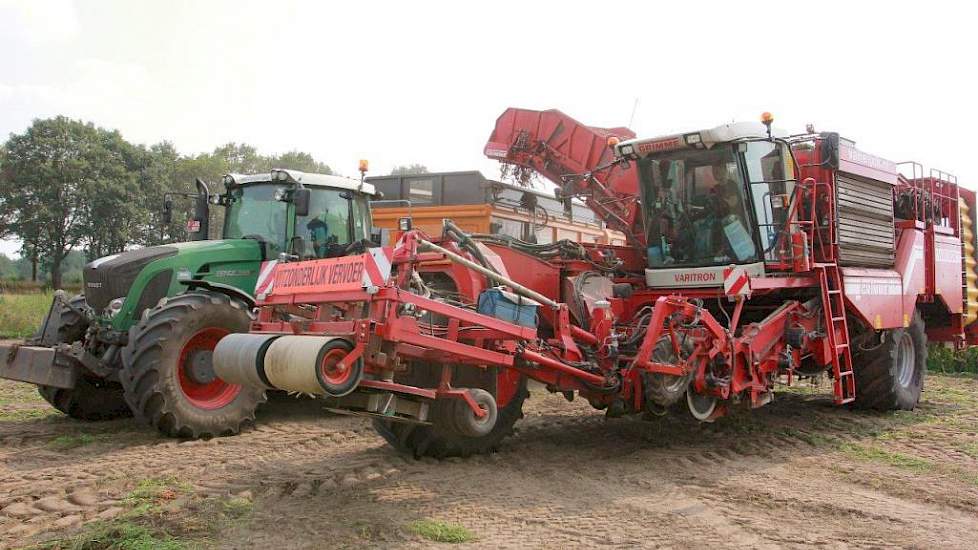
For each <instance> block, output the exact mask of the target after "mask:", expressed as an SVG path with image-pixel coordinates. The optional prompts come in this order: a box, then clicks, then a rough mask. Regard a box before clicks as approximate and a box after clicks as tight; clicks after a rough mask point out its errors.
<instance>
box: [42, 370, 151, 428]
mask: <svg viewBox="0 0 978 550" xmlns="http://www.w3.org/2000/svg"><path fill="white" fill-rule="evenodd" d="M37 392H38V393H39V394H41V397H43V398H44V400H45V401H47V402H48V403H50V404H51V406H52V407H54V408H55V409H58V410H59V411H61V412H63V413H65V414H66V415H68V416H70V417H72V418H76V419H78V420H111V419H113V418H122V417H125V416H131V415H132V411H131V410H130V409H129V405H128V404H127V403H126V400H125V398H124V397H123V395H122V387H121V386H119V384H117V383H115V382H108V381H106V380H99V379H89V378H87V377H85V376H79V377H78V380H77V381H76V382H75V387H74V388H71V389H64V388H55V387H52V386H38V387H37Z"/></svg>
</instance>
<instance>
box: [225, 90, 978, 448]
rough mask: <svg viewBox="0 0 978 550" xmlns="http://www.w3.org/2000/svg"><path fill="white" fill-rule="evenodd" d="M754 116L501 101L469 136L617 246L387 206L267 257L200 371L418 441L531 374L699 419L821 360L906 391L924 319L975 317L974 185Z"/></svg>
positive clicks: (879, 391)
mask: <svg viewBox="0 0 978 550" xmlns="http://www.w3.org/2000/svg"><path fill="white" fill-rule="evenodd" d="M771 122H772V119H771V117H770V115H767V114H766V113H765V116H764V117H763V118H762V122H761V123H738V124H729V125H724V126H720V127H717V128H713V129H709V130H703V131H697V132H688V133H684V134H676V135H671V136H664V137H659V138H654V139H634V134H632V132H631V131H629V130H628V129H625V128H615V129H602V128H593V127H588V126H585V125H583V124H580V123H579V122H577V121H575V120H573V119H571V118H570V117H568V116H566V115H564V114H563V113H561V112H559V111H553V110H551V111H542V112H540V111H529V110H521V109H508V110H507V111H505V112H504V113H503V114H502V116H500V117H499V119H498V121H497V123H496V128H495V130H494V131H493V133H492V136H491V137H490V140H489V143H488V144H487V145H486V148H485V152H486V154H487V155H488V156H490V157H492V158H496V159H498V160H499V161H501V162H504V163H507V164H510V165H514V166H515V167H516V168H517V170H516V172H517V174H522V175H524V176H525V175H526V174H528V173H529V172H530V171H535V172H538V173H540V174H542V175H543V176H545V177H547V178H548V179H550V180H552V181H554V182H555V183H557V184H558V186H559V187H558V191H557V192H558V196H559V197H560V198H562V199H564V200H568V201H569V200H572V199H575V198H577V199H581V200H583V201H584V202H585V203H586V204H587V205H588V206H589V207H590V208H591V209H592V210H594V212H595V213H596V214H597V215H598V216H599V217H601V218H602V219H603V220H604V221H605V222H606V223H607V225H608V226H609V227H610V228H612V229H616V230H619V231H622V232H623V233H624V234H625V235H626V236H627V237H628V246H611V245H600V244H585V243H577V242H571V241H558V242H553V243H530V242H524V241H519V240H516V239H513V238H509V237H504V236H499V235H469V234H466V233H464V232H462V231H461V230H459V229H458V228H457V227H456V226H455V225H454V224H453V223H452V222H451V221H450V220H445V222H444V229H443V232H442V234H441V235H439V236H429V235H426V234H424V233H422V232H420V231H417V230H411V229H410V220H409V219H405V220H402V224H403V226H402V229H403V230H405V232H404V233H403V235H402V236H401V238H400V240H399V241H398V242H397V244H396V246H394V247H374V248H369V249H366V250H363V249H361V250H349V251H348V255H345V256H341V257H334V258H320V259H312V260H305V261H283V262H280V263H279V264H278V265H277V266H276V267H275V268H274V272H273V274H272V277H273V280H272V283H271V285H270V287H269V288H266V289H265V290H264V291H263V293H262V294H261V295H259V302H258V305H259V312H258V318H257V320H256V321H255V322H254V323H253V325H252V330H251V333H249V334H234V335H230V336H227V337H226V338H224V339H223V340H221V342H220V344H219V345H218V347H217V349H216V351H215V359H214V363H215V369H216V371H217V374H218V375H219V376H220V377H221V378H223V379H224V380H227V381H230V382H234V383H239V384H246V385H250V386H256V387H261V388H267V389H273V388H274V389H284V390H289V391H296V392H303V393H310V394H315V395H320V396H322V397H323V398H324V399H326V400H327V401H328V403H329V405H330V407H332V408H333V409H335V410H338V411H342V412H348V413H352V414H363V415H369V416H373V417H375V422H374V425H375V427H376V429H377V431H378V432H379V433H380V434H381V435H382V436H383V437H384V438H385V439H386V440H387V441H388V442H390V443H391V444H392V445H393V446H395V447H397V448H399V449H401V450H404V451H408V452H411V453H413V454H415V455H417V456H421V455H433V456H448V455H462V456H464V455H468V454H471V453H477V452H487V451H491V450H493V449H494V448H495V447H496V446H497V445H498V444H499V442H500V441H501V440H502V438H503V437H505V436H506V435H507V434H509V433H510V432H511V428H512V426H513V424H514V423H515V422H516V421H517V420H518V419H519V418H520V416H521V407H522V403H523V400H524V399H525V398H526V395H527V392H526V380H527V379H528V378H529V379H533V380H537V381H539V382H541V383H543V384H545V385H546V387H547V388H548V389H549V390H550V391H553V392H558V391H559V392H562V393H564V395H566V396H567V397H568V398H569V399H570V398H573V396H574V393H578V394H580V395H581V396H582V397H584V398H586V399H587V400H588V401H589V402H590V403H591V404H592V405H593V406H594V407H596V408H598V409H604V410H606V413H607V414H608V415H609V416H619V415H624V414H638V413H642V414H662V413H664V412H667V411H670V410H675V409H680V410H682V409H685V410H688V412H689V413H690V414H692V415H693V416H694V417H695V418H697V419H699V420H701V421H713V420H714V419H716V418H718V417H720V416H722V415H723V414H724V413H725V412H726V411H727V410H728V409H729V408H730V407H732V406H735V405H737V404H742V405H744V406H748V407H759V406H762V405H764V404H765V403H768V402H770V401H771V399H773V395H774V388H775V385H776V383H777V382H779V381H780V382H786V383H791V382H792V381H794V380H797V379H799V378H803V377H812V376H818V375H821V374H823V373H828V375H829V376H830V377H831V378H832V380H833V381H834V392H835V402H836V403H837V404H840V405H841V404H846V403H852V405H853V406H859V407H868V408H874V409H882V410H887V409H912V408H913V407H914V406H915V405H916V404H917V402H918V400H919V397H920V392H921V388H922V386H923V379H924V371H925V368H926V365H925V363H926V358H927V347H926V346H927V341H928V339H930V340H931V341H944V342H953V343H955V344H956V345H959V346H961V345H966V344H971V343H974V342H975V341H976V339H978V331H976V330H975V329H974V321H975V318H976V316H978V302H976V300H978V288H976V286H975V259H974V233H973V231H972V228H973V227H974V225H975V220H974V219H973V216H974V213H975V212H976V208H975V195H974V193H973V192H970V191H967V190H965V189H959V187H958V186H957V183H956V181H955V179H954V178H953V177H951V176H949V175H947V174H944V173H942V172H937V171H932V172H931V173H930V174H929V175H927V176H925V175H924V174H923V169H922V168H921V167H920V165H917V164H910V165H909V167H908V170H909V171H910V172H911V174H910V177H906V176H904V175H901V174H900V173H898V170H897V165H895V164H894V163H892V162H889V161H886V160H884V159H881V158H878V157H875V156H872V155H869V154H866V153H864V152H861V151H859V150H858V149H856V148H855V147H854V144H853V143H852V142H850V141H847V140H845V139H843V138H840V137H839V136H838V134H833V133H818V134H816V133H814V132H811V131H810V132H808V133H806V134H804V135H795V136H785V135H780V134H779V133H778V132H776V131H772V128H771ZM609 145H610V146H609ZM962 242H964V245H963V246H962ZM356 252H362V253H356Z"/></svg>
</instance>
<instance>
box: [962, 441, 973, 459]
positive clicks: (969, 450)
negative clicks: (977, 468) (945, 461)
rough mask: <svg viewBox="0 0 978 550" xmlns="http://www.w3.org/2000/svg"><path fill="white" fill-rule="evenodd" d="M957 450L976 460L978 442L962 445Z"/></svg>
mask: <svg viewBox="0 0 978 550" xmlns="http://www.w3.org/2000/svg"><path fill="white" fill-rule="evenodd" d="M958 450H959V451H961V452H962V453H964V454H966V455H968V456H970V457H971V458H978V442H972V443H962V444H961V445H959V446H958Z"/></svg>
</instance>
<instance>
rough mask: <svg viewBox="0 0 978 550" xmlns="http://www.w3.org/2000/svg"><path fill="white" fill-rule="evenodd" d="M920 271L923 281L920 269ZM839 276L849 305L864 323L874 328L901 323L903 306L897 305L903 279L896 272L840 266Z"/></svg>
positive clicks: (901, 293)
mask: <svg viewBox="0 0 978 550" xmlns="http://www.w3.org/2000/svg"><path fill="white" fill-rule="evenodd" d="M921 253H923V248H922V247H921ZM921 260H923V257H922V256H921ZM920 275H921V282H922V280H923V279H922V276H923V273H921V274H920ZM842 280H843V281H844V282H845V290H846V292H845V296H846V299H847V300H848V301H849V305H851V306H852V307H853V309H854V310H855V312H856V313H857V314H858V315H859V316H860V317H861V318H862V319H863V321H864V322H865V323H866V324H868V325H869V326H871V327H873V328H876V329H884V328H897V327H902V326H903V308H902V306H901V305H900V302H901V300H902V298H903V281H902V278H901V276H900V273H899V272H897V271H895V270H892V269H860V268H843V269H842ZM914 297H915V298H916V294H914Z"/></svg>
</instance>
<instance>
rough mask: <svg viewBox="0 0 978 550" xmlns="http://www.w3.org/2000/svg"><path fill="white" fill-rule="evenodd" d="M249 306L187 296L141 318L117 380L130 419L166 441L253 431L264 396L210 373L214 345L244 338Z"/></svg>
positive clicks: (163, 302) (210, 296)
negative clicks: (237, 334) (225, 338)
mask: <svg viewBox="0 0 978 550" xmlns="http://www.w3.org/2000/svg"><path fill="white" fill-rule="evenodd" d="M250 323H251V314H250V313H249V311H248V306H247V305H245V304H244V303H242V302H240V301H238V300H234V299H232V298H230V297H228V296H226V295H224V294H219V293H215V292H188V293H185V294H180V295H178V296H174V297H172V298H164V299H163V300H161V301H160V303H159V304H158V305H157V306H156V307H154V308H152V309H150V310H148V311H146V312H144V313H143V317H142V319H141V320H140V321H139V323H137V324H136V325H135V326H134V327H132V328H131V329H130V330H129V344H128V345H127V346H126V347H125V348H124V349H123V352H122V372H121V373H120V377H119V378H120V380H121V381H122V386H123V388H124V389H125V397H126V401H127V402H128V403H129V406H130V407H131V408H132V410H133V412H134V413H135V414H136V417H137V418H139V419H140V420H142V421H144V422H146V423H148V424H150V425H152V426H154V427H156V429H158V430H159V431H160V432H162V433H164V434H166V435H168V436H171V437H184V438H199V437H213V436H221V435H234V434H237V433H239V432H240V431H241V430H242V429H244V428H245V427H247V426H251V425H253V424H254V420H255V410H256V409H257V408H258V405H260V404H261V403H263V402H264V401H265V392H264V391H262V390H259V389H255V388H249V387H243V386H234V385H231V384H227V383H226V382H224V381H223V380H221V379H220V378H217V377H216V376H215V375H214V374H213V363H212V357H211V353H212V351H213V349H214V346H216V345H217V341H218V340H220V338H221V337H222V336H223V335H225V334H227V333H232V332H247V331H248V327H249V325H250Z"/></svg>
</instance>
